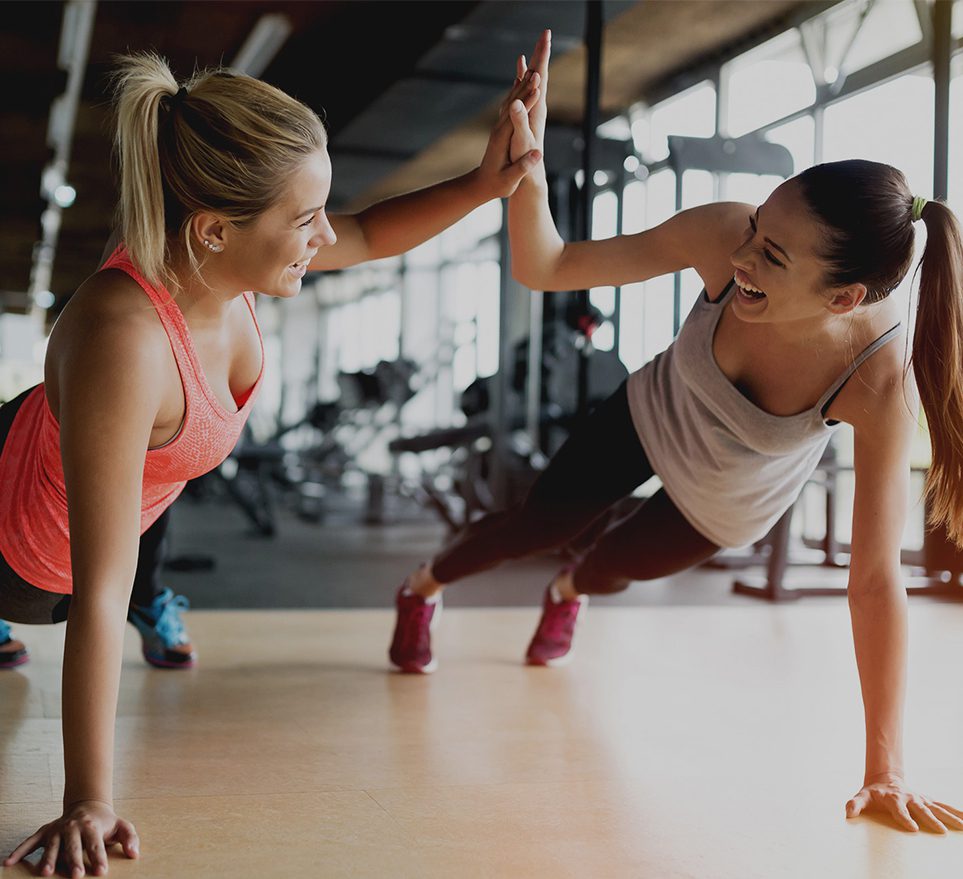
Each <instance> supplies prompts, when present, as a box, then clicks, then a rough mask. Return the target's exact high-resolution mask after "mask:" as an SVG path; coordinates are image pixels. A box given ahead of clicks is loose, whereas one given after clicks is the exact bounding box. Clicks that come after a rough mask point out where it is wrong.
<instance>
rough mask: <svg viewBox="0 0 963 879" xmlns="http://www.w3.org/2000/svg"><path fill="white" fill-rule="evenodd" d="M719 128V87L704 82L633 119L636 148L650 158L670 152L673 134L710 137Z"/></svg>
mask: <svg viewBox="0 0 963 879" xmlns="http://www.w3.org/2000/svg"><path fill="white" fill-rule="evenodd" d="M715 130H716V90H715V88H714V87H713V85H712V84H711V83H708V82H704V83H700V84H699V85H696V86H693V87H692V88H690V89H687V90H686V91H684V92H680V93H679V94H677V95H673V96H672V97H671V98H669V99H668V100H665V101H662V102H661V103H659V104H656V105H655V106H654V107H652V108H651V109H650V110H649V111H648V112H647V113H644V114H642V115H641V116H639V117H638V118H637V119H635V120H634V121H633V122H632V141H633V143H634V145H635V150H636V152H637V153H639V154H640V155H642V156H644V157H645V158H646V159H647V160H648V161H658V160H659V159H665V158H667V157H668V155H669V142H668V140H667V137H668V135H670V134H683V135H688V136H690V137H711V136H712V135H713V134H714V133H715Z"/></svg>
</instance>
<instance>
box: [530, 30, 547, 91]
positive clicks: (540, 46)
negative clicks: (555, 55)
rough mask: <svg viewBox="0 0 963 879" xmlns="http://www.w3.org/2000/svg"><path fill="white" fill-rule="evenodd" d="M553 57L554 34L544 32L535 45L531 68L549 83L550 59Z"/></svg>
mask: <svg viewBox="0 0 963 879" xmlns="http://www.w3.org/2000/svg"><path fill="white" fill-rule="evenodd" d="M551 55H552V32H551V31H550V30H545V31H542V35H541V36H540V37H539V38H538V42H537V43H536V44H535V51H534V52H533V53H532V60H531V63H530V64H529V67H530V68H531V69H533V70H537V71H538V72H539V74H540V75H541V77H542V79H543V80H544V81H545V82H546V83H547V82H548V59H549V58H550V57H551Z"/></svg>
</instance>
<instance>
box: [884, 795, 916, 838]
mask: <svg viewBox="0 0 963 879" xmlns="http://www.w3.org/2000/svg"><path fill="white" fill-rule="evenodd" d="M890 802H891V806H890V812H891V813H892V815H893V818H895V819H896V823H897V824H899V826H900V827H902V828H903V829H904V830H909V831H911V832H913V833H915V832H916V831H917V830H919V829H920V828H919V825H918V824H917V823H916V822H915V821H914V820H913V816H912V815H910V813H909V809H907V808H906V803H904V802H902V801H901V800H897V799H893V800H891V801H890Z"/></svg>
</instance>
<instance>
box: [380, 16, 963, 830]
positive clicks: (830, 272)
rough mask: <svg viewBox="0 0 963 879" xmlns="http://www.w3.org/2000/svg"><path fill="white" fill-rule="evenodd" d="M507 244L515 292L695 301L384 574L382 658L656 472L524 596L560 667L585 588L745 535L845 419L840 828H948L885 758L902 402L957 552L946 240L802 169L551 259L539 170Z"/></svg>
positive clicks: (542, 660)
mask: <svg viewBox="0 0 963 879" xmlns="http://www.w3.org/2000/svg"><path fill="white" fill-rule="evenodd" d="M548 56H549V35H547V34H546V35H545V36H544V37H543V38H542V40H541V41H540V44H539V46H538V48H537V49H536V53H535V56H534V58H533V62H532V64H533V68H534V69H535V70H537V72H538V73H539V74H540V83H541V89H542V94H543V97H542V100H541V101H540V102H539V104H538V105H537V106H536V107H535V108H534V109H533V110H532V112H531V113H530V114H529V119H530V120H531V123H532V129H531V131H530V132H528V136H527V137H517V139H516V140H515V142H513V147H512V149H513V151H515V150H518V153H516V154H522V153H528V152H529V151H530V150H532V149H534V148H536V147H538V146H540V144H541V143H542V138H543V134H544V123H545V97H544V96H545V90H546V88H547V83H548ZM526 73H527V71H526V70H525V68H524V66H522V67H520V70H519V74H520V75H525V74H526ZM919 223H922V224H924V225H925V226H926V236H927V242H926V250H925V252H924V255H923V260H922V267H921V270H920V291H919V309H918V312H917V316H916V326H915V337H914V343H913V366H914V369H915V376H916V381H915V382H914V381H913V377H912V374H910V373H909V372H908V371H907V369H906V364H905V363H904V344H903V340H905V332H904V328H903V327H902V326H901V322H900V314H899V309H898V308H897V306H896V304H895V303H894V302H893V301H892V300H891V299H890V298H889V293H890V292H891V291H892V290H893V289H894V288H895V287H896V286H897V284H899V282H900V281H901V280H902V279H903V277H904V276H905V275H906V273H907V271H908V270H909V268H910V265H911V263H912V259H913V246H914V235H915V233H914V227H915V226H916V225H917V224H919ZM509 230H510V237H511V248H512V268H513V273H514V274H515V276H516V277H517V278H518V280H520V281H521V282H522V283H524V284H525V285H526V286H529V287H531V288H532V289H535V290H579V289H586V288H591V287H597V286H604V285H622V284H628V283H631V282H633V281H641V280H644V279H646V278H651V277H654V276H656V275H661V274H665V273H668V272H674V271H678V270H681V269H683V268H686V267H690V266H691V267H693V268H695V269H696V270H697V271H698V273H699V275H700V276H701V278H702V279H703V281H704V283H705V291H704V293H703V294H702V296H700V297H699V300H698V301H697V302H696V304H695V305H694V306H693V309H692V311H691V313H690V314H689V316H688V317H687V319H686V321H685V323H684V325H683V327H682V329H681V331H680V333H679V336H678V338H677V339H676V340H675V342H674V343H673V344H672V345H671V346H670V347H669V348H668V350H666V351H665V352H663V353H662V354H660V355H659V356H657V357H656V358H654V359H653V360H652V361H651V362H650V363H648V364H646V365H645V366H644V367H643V368H642V369H640V370H639V371H637V372H635V373H633V375H632V376H630V377H629V379H628V381H627V382H626V383H625V384H623V385H622V387H620V388H619V389H618V390H617V391H616V392H615V393H614V394H613V395H612V396H611V397H610V398H609V399H608V400H606V401H605V402H603V403H601V404H600V405H599V406H598V407H597V409H596V410H595V411H594V412H593V413H592V414H591V415H590V416H589V417H588V418H587V419H586V420H585V421H584V422H583V423H582V424H581V425H580V426H579V427H578V429H577V430H575V431H573V433H572V435H571V436H570V437H569V439H568V440H567V442H566V443H565V445H563V447H562V448H561V449H560V450H559V451H558V453H557V454H556V455H555V456H554V458H553V459H552V461H551V462H550V464H549V466H548V468H547V469H546V470H545V472H544V473H542V474H541V475H540V476H539V479H538V480H537V481H536V482H535V484H534V486H533V488H532V489H531V492H530V494H529V495H528V497H527V498H526V500H525V502H524V503H523V504H521V505H520V506H519V507H517V508H515V509H513V510H510V511H507V512H505V513H499V514H495V515H493V516H491V517H489V518H487V519H482V520H481V521H480V522H478V523H476V524H475V525H473V527H472V528H471V529H470V530H469V531H466V533H465V534H464V535H463V537H462V538H461V539H460V540H458V541H456V542H455V543H454V544H452V545H451V546H449V547H447V548H446V549H444V550H443V551H442V552H440V553H439V554H438V555H437V556H435V558H434V559H432V560H431V562H430V563H429V564H426V565H424V566H423V567H422V568H420V569H419V570H417V571H414V572H412V574H411V575H410V576H409V577H408V578H407V579H406V581H405V583H404V584H403V585H402V587H401V588H400V589H399V591H398V596H397V605H398V624H397V626H396V629H395V634H394V638H393V641H392V645H391V649H390V653H391V659H392V661H393V662H394V664H395V665H397V666H398V667H399V668H400V669H401V670H402V671H407V672H416V673H417V672H420V673H423V672H426V671H431V670H432V669H433V668H434V665H435V663H436V659H435V657H434V656H433V655H432V651H431V639H430V631H431V623H432V621H433V619H434V617H435V615H436V613H437V609H438V607H439V599H440V597H441V592H442V589H443V588H445V587H447V586H449V585H451V584H452V583H454V582H456V581H458V580H460V579H462V578H463V577H466V576H468V575H469V574H473V573H476V572H478V571H482V570H485V569H487V568H491V567H493V566H494V565H496V564H499V563H501V562H503V561H507V560H510V559H516V558H521V557H523V556H526V555H529V554H532V553H536V552H543V551H545V550H549V549H551V548H554V547H558V546H562V545H564V544H565V543H566V542H568V541H569V540H571V539H572V538H573V537H575V536H576V535H578V534H580V533H582V532H584V531H586V529H588V528H590V526H592V524H593V522H594V521H595V520H597V519H598V518H599V517H600V516H602V515H603V514H604V513H605V512H606V510H607V509H609V508H610V507H611V506H612V505H613V504H615V503H616V502H617V501H619V500H621V499H622V498H624V497H626V496H628V495H630V494H631V493H632V492H633V490H634V489H635V488H636V487H637V486H639V485H640V484H642V483H643V482H646V481H647V480H648V479H650V478H651V477H652V476H653V475H656V474H657V475H658V476H659V477H660V478H661V480H662V484H663V487H662V488H661V489H660V490H659V491H658V492H657V493H656V494H655V495H654V496H653V497H652V498H651V499H650V500H648V501H647V502H646V503H645V504H643V505H642V506H641V508H640V509H639V510H638V511H636V512H635V513H633V514H632V515H631V516H629V517H628V518H626V519H624V520H622V521H620V522H618V523H617V524H616V525H615V526H614V527H612V528H610V529H609V530H608V531H606V532H605V533H603V534H602V535H601V536H600V537H599V538H598V539H597V541H596V542H595V544H594V545H593V546H592V547H591V549H590V550H589V551H588V552H587V553H586V554H585V555H584V556H583V557H582V558H581V559H580V560H579V561H578V563H577V564H576V565H574V566H573V567H570V568H565V569H563V570H562V571H560V572H559V573H558V575H557V576H556V577H555V578H554V580H553V581H552V583H551V584H549V586H548V588H547V589H546V592H545V596H544V601H543V607H542V616H541V619H540V621H539V624H538V626H537V628H536V630H535V634H534V635H533V637H532V640H531V643H530V644H529V647H528V651H527V654H526V660H527V662H528V663H529V664H532V665H543V666H544V665H558V664H561V663H562V662H565V661H566V660H568V659H570V658H571V649H572V645H573V638H574V635H575V631H576V627H577V623H578V620H579V618H580V616H581V613H582V610H583V609H584V607H585V604H586V602H587V601H588V596H589V595H590V594H603V595H604V594H612V593H615V592H618V591H620V590H622V589H625V588H626V587H627V586H628V585H629V583H630V582H631V581H633V580H649V579H653V578H656V577H664V576H667V575H669V574H672V573H676V572H678V571H682V570H685V569H687V568H689V567H691V566H693V565H695V564H697V563H699V562H701V561H703V560H705V559H707V558H709V557H711V556H712V555H714V554H715V553H716V552H718V550H719V548H720V547H723V546H740V545H745V544H749V543H752V542H753V541H754V540H757V539H759V538H761V537H763V536H764V535H765V534H766V532H767V531H768V530H769V529H770V528H771V527H772V526H773V525H774V524H775V522H776V521H777V520H778V519H779V518H780V517H781V516H782V514H783V513H784V512H785V510H786V509H788V507H789V506H790V505H791V504H792V503H793V501H794V500H795V499H796V496H797V495H798V494H799V491H800V489H801V488H802V486H803V484H804V483H805V482H806V480H807V479H808V477H809V475H810V474H811V473H812V471H813V469H814V468H815V466H816V464H817V462H818V461H819V458H820V456H821V454H822V451H823V449H824V448H825V447H826V443H827V442H828V441H829V438H830V436H831V435H832V433H833V431H834V430H835V429H836V427H837V425H839V424H840V423H841V422H845V423H847V424H850V425H851V426H852V427H853V430H854V432H855V470H856V500H855V510H854V515H853V541H852V542H853V551H852V562H851V566H850V575H849V605H850V610H851V615H852V624H853V638H854V643H855V649H856V660H857V664H858V668H859V675H860V682H861V685H862V696H863V705H864V711H865V718H866V761H865V766H864V773H863V784H862V786H861V788H860V790H859V791H858V793H857V794H856V796H855V797H853V799H851V800H850V801H849V802H848V803H847V804H846V814H847V816H848V817H855V816H856V815H859V814H860V813H861V812H862V811H863V810H864V809H875V810H881V811H884V812H886V813H888V814H889V815H890V816H891V817H892V818H893V820H894V821H895V822H896V823H897V824H898V826H900V827H902V828H904V829H906V830H910V831H915V830H917V829H919V828H920V827H923V828H925V829H927V830H932V831H935V832H945V831H946V829H947V828H952V829H955V830H963V811H961V810H959V809H957V808H955V807H953V806H949V805H947V804H945V803H940V802H937V801H935V800H930V799H928V798H927V797H924V796H921V795H920V794H918V793H916V792H914V791H913V790H912V789H911V788H910V787H909V786H908V785H907V783H906V781H905V778H904V765H903V753H902V711H903V702H904V690H905V676H906V652H907V644H906V640H907V633H906V592H905V590H904V589H903V586H902V583H901V580H900V539H901V536H902V532H903V524H904V520H905V511H906V508H907V497H908V494H909V472H910V470H909V451H910V441H911V439H912V437H913V435H914V434H915V432H916V429H917V425H916V409H917V402H916V392H917V387H918V389H919V395H920V397H921V398H922V404H923V409H924V411H925V413H926V418H927V423H928V425H929V431H930V437H931V439H932V445H933V464H932V466H931V468H930V471H929V474H928V476H927V486H926V488H927V494H928V496H929V498H930V501H931V508H932V510H933V515H932V524H933V525H934V526H945V527H946V528H947V531H948V533H949V536H950V537H951V538H952V539H953V540H954V541H956V542H957V543H958V544H963V485H961V483H960V480H961V475H963V365H961V361H960V356H961V355H960V352H961V350H963V242H961V238H960V228H959V224H958V222H957V220H956V218H955V217H954V215H953V213H952V212H951V211H950V210H949V209H948V208H947V207H946V206H945V205H943V204H941V203H939V202H926V201H925V200H924V199H922V198H920V197H914V195H913V193H912V192H911V191H910V190H909V189H908V188H907V185H906V180H905V179H904V177H903V175H902V174H901V173H900V172H899V171H897V170H896V169H895V168H891V167H890V166H888V165H881V164H878V163H875V162H865V161H858V160H852V161H847V162H836V163H831V164H827V165H819V166H816V167H815V168H810V169H808V170H807V171H804V172H803V173H802V174H800V175H798V176H797V177H794V178H793V179H792V180H790V181H788V182H787V183H784V184H783V185H782V186H780V187H778V188H777V189H776V190H775V192H773V194H772V195H771V196H770V197H769V199H768V200H767V201H766V202H765V204H763V205H762V206H760V207H754V206H751V205H745V204H732V203H729V204H713V205H707V206H704V207H700V208H694V209H692V210H688V211H684V212H682V213H680V214H677V215H676V216H674V217H672V218H671V219H669V220H667V221H666V222H665V223H663V224H662V225H660V226H657V227H655V228H654V229H649V230H647V231H644V232H640V233H639V234H637V235H624V236H617V237H614V238H609V239H607V240H604V241H579V242H575V243H571V244H567V243H565V242H563V241H562V240H561V238H560V237H559V235H558V232H557V231H556V228H555V225H554V223H553V222H552V217H551V214H550V213H549V210H548V204H547V196H546V185H545V176H544V168H543V167H542V166H539V167H538V168H536V170H535V171H533V172H532V174H531V175H529V177H528V178H526V180H525V181H523V183H522V184H521V185H520V186H519V188H518V191H517V192H516V193H515V195H514V196H512V199H511V202H510V204H509ZM894 343H895V344H894ZM857 371H858V375H857ZM854 375H857V378H855V379H853V376H854ZM850 379H853V380H850Z"/></svg>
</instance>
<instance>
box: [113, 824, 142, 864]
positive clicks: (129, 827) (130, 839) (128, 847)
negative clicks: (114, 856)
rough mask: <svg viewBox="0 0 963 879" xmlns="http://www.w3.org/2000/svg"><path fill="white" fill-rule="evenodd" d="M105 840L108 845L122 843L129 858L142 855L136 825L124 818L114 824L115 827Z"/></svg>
mask: <svg viewBox="0 0 963 879" xmlns="http://www.w3.org/2000/svg"><path fill="white" fill-rule="evenodd" d="M104 842H106V843H107V845H113V844H114V843H120V844H121V845H122V846H123V848H124V854H125V855H127V857H128V858H136V857H139V856H140V837H139V836H138V835H137V831H136V830H134V825H133V824H131V823H130V821H125V820H124V819H123V818H121V819H119V820H118V821H117V823H116V824H115V825H114V829H113V831H112V832H111V833H109V834H108V835H107V836H106V837H105V839H104Z"/></svg>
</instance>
